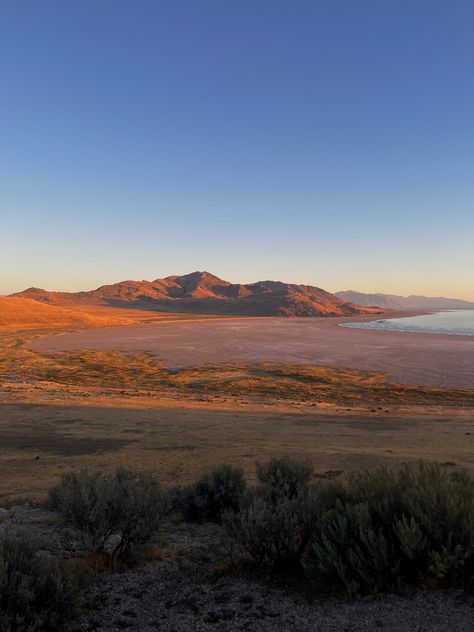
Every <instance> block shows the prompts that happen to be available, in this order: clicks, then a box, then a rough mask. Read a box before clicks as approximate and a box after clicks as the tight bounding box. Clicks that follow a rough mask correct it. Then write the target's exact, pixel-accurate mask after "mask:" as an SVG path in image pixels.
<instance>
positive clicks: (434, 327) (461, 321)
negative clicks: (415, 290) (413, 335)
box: [341, 309, 474, 336]
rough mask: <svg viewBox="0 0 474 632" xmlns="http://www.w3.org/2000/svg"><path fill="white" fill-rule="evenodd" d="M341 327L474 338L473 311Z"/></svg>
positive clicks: (446, 312) (348, 324) (448, 312)
mask: <svg viewBox="0 0 474 632" xmlns="http://www.w3.org/2000/svg"><path fill="white" fill-rule="evenodd" d="M341 327H353V328H355V329H377V330H379V331H380V330H389V331H411V332H418V333H429V334H458V335H463V336H474V309H462V310H461V309H459V310H450V311H444V312H436V313H435V314H425V315H424V316H407V317H406V318H384V319H383V320H372V321H370V322H363V323H347V324H344V325H341Z"/></svg>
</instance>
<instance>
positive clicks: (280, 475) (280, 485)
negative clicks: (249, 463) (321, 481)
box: [255, 456, 313, 501]
mask: <svg viewBox="0 0 474 632" xmlns="http://www.w3.org/2000/svg"><path fill="white" fill-rule="evenodd" d="M255 467H256V471H257V479H258V481H259V483H260V484H261V485H262V486H263V488H264V489H265V491H266V494H267V495H269V496H270V498H271V500H272V501H276V500H277V499H279V498H281V497H286V498H290V499H291V498H296V496H298V495H299V494H301V493H303V492H306V490H307V489H308V486H309V484H310V482H311V478H312V476H313V467H312V466H311V465H310V464H309V463H307V462H306V461H303V460H302V459H300V458H298V457H293V456H277V457H273V458H272V459H270V460H269V461H268V462H266V463H257V464H256V466H255Z"/></svg>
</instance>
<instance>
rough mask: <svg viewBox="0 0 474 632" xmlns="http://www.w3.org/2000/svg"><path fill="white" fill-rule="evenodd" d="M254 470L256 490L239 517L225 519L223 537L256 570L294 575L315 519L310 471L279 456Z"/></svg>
mask: <svg viewBox="0 0 474 632" xmlns="http://www.w3.org/2000/svg"><path fill="white" fill-rule="evenodd" d="M256 470H257V479H258V481H259V485H257V487H256V488H255V489H253V490H251V491H250V492H249V493H248V494H247V495H246V496H245V498H244V499H243V501H242V503H241V508H240V511H239V512H237V513H235V512H234V513H232V512H227V513H226V514H225V516H224V526H225V528H226V531H227V535H228V536H229V538H231V540H233V541H235V542H237V543H238V544H239V545H240V546H241V548H242V549H243V550H244V551H245V552H246V553H247V554H248V555H250V556H251V558H252V559H253V560H254V562H255V563H256V564H257V565H258V566H264V567H268V568H271V569H272V570H275V571H279V572H293V571H296V570H298V569H299V565H300V561H301V556H302V554H303V552H304V550H305V548H306V546H307V544H308V542H309V540H310V538H311V537H312V535H313V531H314V529H315V526H316V520H317V516H318V514H319V498H318V494H317V492H316V490H315V489H314V488H313V487H311V486H310V481H311V477H312V474H313V470H312V467H311V466H310V465H308V464H307V463H305V462H304V461H301V460H300V459H297V458H294V457H289V456H288V457H285V456H283V457H275V458H273V459H271V460H270V461H268V462H267V463H257V464H256Z"/></svg>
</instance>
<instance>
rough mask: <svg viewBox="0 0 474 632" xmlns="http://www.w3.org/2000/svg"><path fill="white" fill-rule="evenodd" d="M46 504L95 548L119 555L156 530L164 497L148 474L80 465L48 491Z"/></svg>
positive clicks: (164, 508)
mask: <svg viewBox="0 0 474 632" xmlns="http://www.w3.org/2000/svg"><path fill="white" fill-rule="evenodd" d="M49 504H50V507H51V508H52V509H53V510H55V511H58V512H59V513H61V514H62V516H63V517H64V519H65V521H66V522H67V523H69V524H71V525H73V526H74V527H76V528H77V529H79V530H80V531H81V533H82V534H83V536H84V540H85V542H86V544H87V545H88V546H89V547H90V548H92V549H93V550H94V551H95V552H107V553H109V554H111V555H113V556H117V557H122V558H123V557H126V556H127V555H130V554H131V553H133V552H134V551H135V550H136V548H137V547H138V546H139V545H141V544H144V543H145V542H147V541H148V540H149V538H150V537H151V535H152V534H153V533H155V532H156V531H157V529H158V527H159V526H160V524H161V522H162V520H163V517H164V515H165V513H166V510H167V497H166V495H165V494H164V492H163V490H162V488H161V485H160V483H159V481H158V480H157V479H156V478H155V477H154V476H152V475H151V474H146V473H136V472H130V471H128V470H125V469H118V470H116V472H115V473H114V474H113V475H112V476H106V475H104V474H101V473H100V472H88V471H86V470H82V471H81V472H79V473H77V474H76V473H70V474H66V475H65V476H63V478H62V479H61V480H60V482H59V484H58V485H57V486H56V487H54V488H53V489H52V490H51V491H50V494H49Z"/></svg>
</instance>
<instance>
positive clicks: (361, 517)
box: [304, 463, 474, 596]
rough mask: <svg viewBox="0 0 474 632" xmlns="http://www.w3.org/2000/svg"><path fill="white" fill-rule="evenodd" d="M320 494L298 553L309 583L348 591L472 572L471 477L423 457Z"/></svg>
mask: <svg viewBox="0 0 474 632" xmlns="http://www.w3.org/2000/svg"><path fill="white" fill-rule="evenodd" d="M322 498H323V502H322V504H323V515H322V517H321V520H320V522H319V525H318V529H317V530H315V531H314V537H313V538H312V542H311V547H310V550H309V552H308V554H307V555H306V556H305V559H304V566H305V572H306V575H307V577H308V578H309V579H310V580H311V581H312V582H314V583H315V584H316V585H319V586H320V587H323V586H324V587H325V588H326V589H332V590H335V591H341V590H344V591H346V592H348V593H349V594H350V595H352V596H354V595H361V594H368V593H374V592H378V591H383V590H389V589H394V588H397V587H399V586H400V585H402V584H406V583H417V582H420V581H421V582H425V583H429V584H431V585H433V584H436V585H463V584H465V583H466V582H467V581H470V580H472V578H473V577H474V481H473V480H472V479H471V478H470V477H469V476H468V474H466V473H465V472H447V471H445V470H443V469H442V468H441V467H440V466H439V465H436V464H427V463H421V464H419V465H418V466H417V467H409V466H406V467H403V468H402V469H401V470H400V471H390V470H387V469H380V470H376V471H372V472H363V473H359V474H354V475H352V476H350V477H349V479H348V481H347V484H346V485H342V484H340V485H339V486H337V485H333V486H332V488H331V493H330V494H327V493H326V494H323V495H322Z"/></svg>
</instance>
